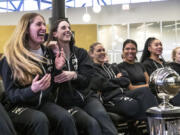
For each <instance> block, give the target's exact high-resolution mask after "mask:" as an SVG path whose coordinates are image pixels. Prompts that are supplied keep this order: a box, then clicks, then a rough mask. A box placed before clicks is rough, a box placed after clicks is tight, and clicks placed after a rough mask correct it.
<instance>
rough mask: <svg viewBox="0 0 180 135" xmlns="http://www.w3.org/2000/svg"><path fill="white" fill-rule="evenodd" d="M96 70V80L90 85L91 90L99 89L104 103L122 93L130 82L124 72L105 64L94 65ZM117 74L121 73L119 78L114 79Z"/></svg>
mask: <svg viewBox="0 0 180 135" xmlns="http://www.w3.org/2000/svg"><path fill="white" fill-rule="evenodd" d="M94 68H95V69H96V79H94V81H93V84H92V89H97V90H98V89H99V90H100V91H101V92H102V97H103V99H104V101H108V100H110V99H111V98H112V97H114V96H117V95H119V94H122V93H123V88H127V87H128V86H129V83H130V80H129V78H128V77H127V73H126V71H124V70H122V69H118V68H116V67H115V66H113V65H110V64H107V63H105V64H104V65H103V66H102V65H100V64H94ZM118 73H122V76H121V77H120V78H116V75H117V74H118Z"/></svg>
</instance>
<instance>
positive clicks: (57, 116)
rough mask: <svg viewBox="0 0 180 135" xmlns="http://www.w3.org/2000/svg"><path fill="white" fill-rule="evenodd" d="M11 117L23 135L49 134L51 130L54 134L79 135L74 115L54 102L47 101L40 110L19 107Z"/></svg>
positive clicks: (12, 112)
mask: <svg viewBox="0 0 180 135" xmlns="http://www.w3.org/2000/svg"><path fill="white" fill-rule="evenodd" d="M10 117H11V119H12V121H13V123H14V124H15V127H16V128H17V130H18V131H19V132H20V133H21V134H23V135H49V132H50V131H51V133H52V132H53V135H59V134H61V135H77V131H76V127H75V122H74V120H73V118H72V116H71V115H70V114H69V113H68V112H67V111H66V110H65V109H64V108H62V107H60V106H58V105H56V104H54V103H46V104H44V105H42V106H41V107H40V110H36V109H31V108H20V107H17V108H15V109H14V110H12V111H11V113H10ZM49 128H50V129H51V130H50V131H49Z"/></svg>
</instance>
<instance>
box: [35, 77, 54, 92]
mask: <svg viewBox="0 0 180 135" xmlns="http://www.w3.org/2000/svg"><path fill="white" fill-rule="evenodd" d="M50 85H51V74H45V75H44V76H43V78H42V79H40V80H39V75H36V77H35V78H34V79H33V81H32V85H31V90H32V91H33V92H34V93H37V92H39V91H41V90H46V89H47V88H48V87H49V86H50Z"/></svg>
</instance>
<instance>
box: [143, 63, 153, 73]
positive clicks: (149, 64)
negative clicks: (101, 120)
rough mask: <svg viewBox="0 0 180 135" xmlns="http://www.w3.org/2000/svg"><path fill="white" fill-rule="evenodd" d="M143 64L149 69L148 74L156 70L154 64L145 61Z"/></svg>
mask: <svg viewBox="0 0 180 135" xmlns="http://www.w3.org/2000/svg"><path fill="white" fill-rule="evenodd" d="M143 66H144V68H145V70H146V71H147V73H148V75H149V76H150V75H151V74H152V72H153V71H154V69H153V67H152V64H151V63H149V62H146V61H144V62H143Z"/></svg>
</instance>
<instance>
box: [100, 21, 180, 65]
mask: <svg viewBox="0 0 180 135" xmlns="http://www.w3.org/2000/svg"><path fill="white" fill-rule="evenodd" d="M148 37H156V38H158V39H160V40H161V42H162V44H163V57H164V59H165V60H166V61H171V52H172V49H174V48H175V47H177V46H180V21H179V20H178V21H163V22H146V23H134V24H126V25H121V24H118V25H99V26H98V41H99V42H101V43H102V44H103V45H104V46H105V48H106V51H107V53H108V55H109V60H110V63H113V62H116V63H119V62H121V61H122V58H121V54H122V46H123V42H124V41H125V40H126V39H127V38H130V39H133V40H135V41H136V42H137V44H138V53H137V57H138V60H139V59H140V57H141V54H142V50H143V48H144V43H145V41H146V39H147V38H148Z"/></svg>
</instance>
